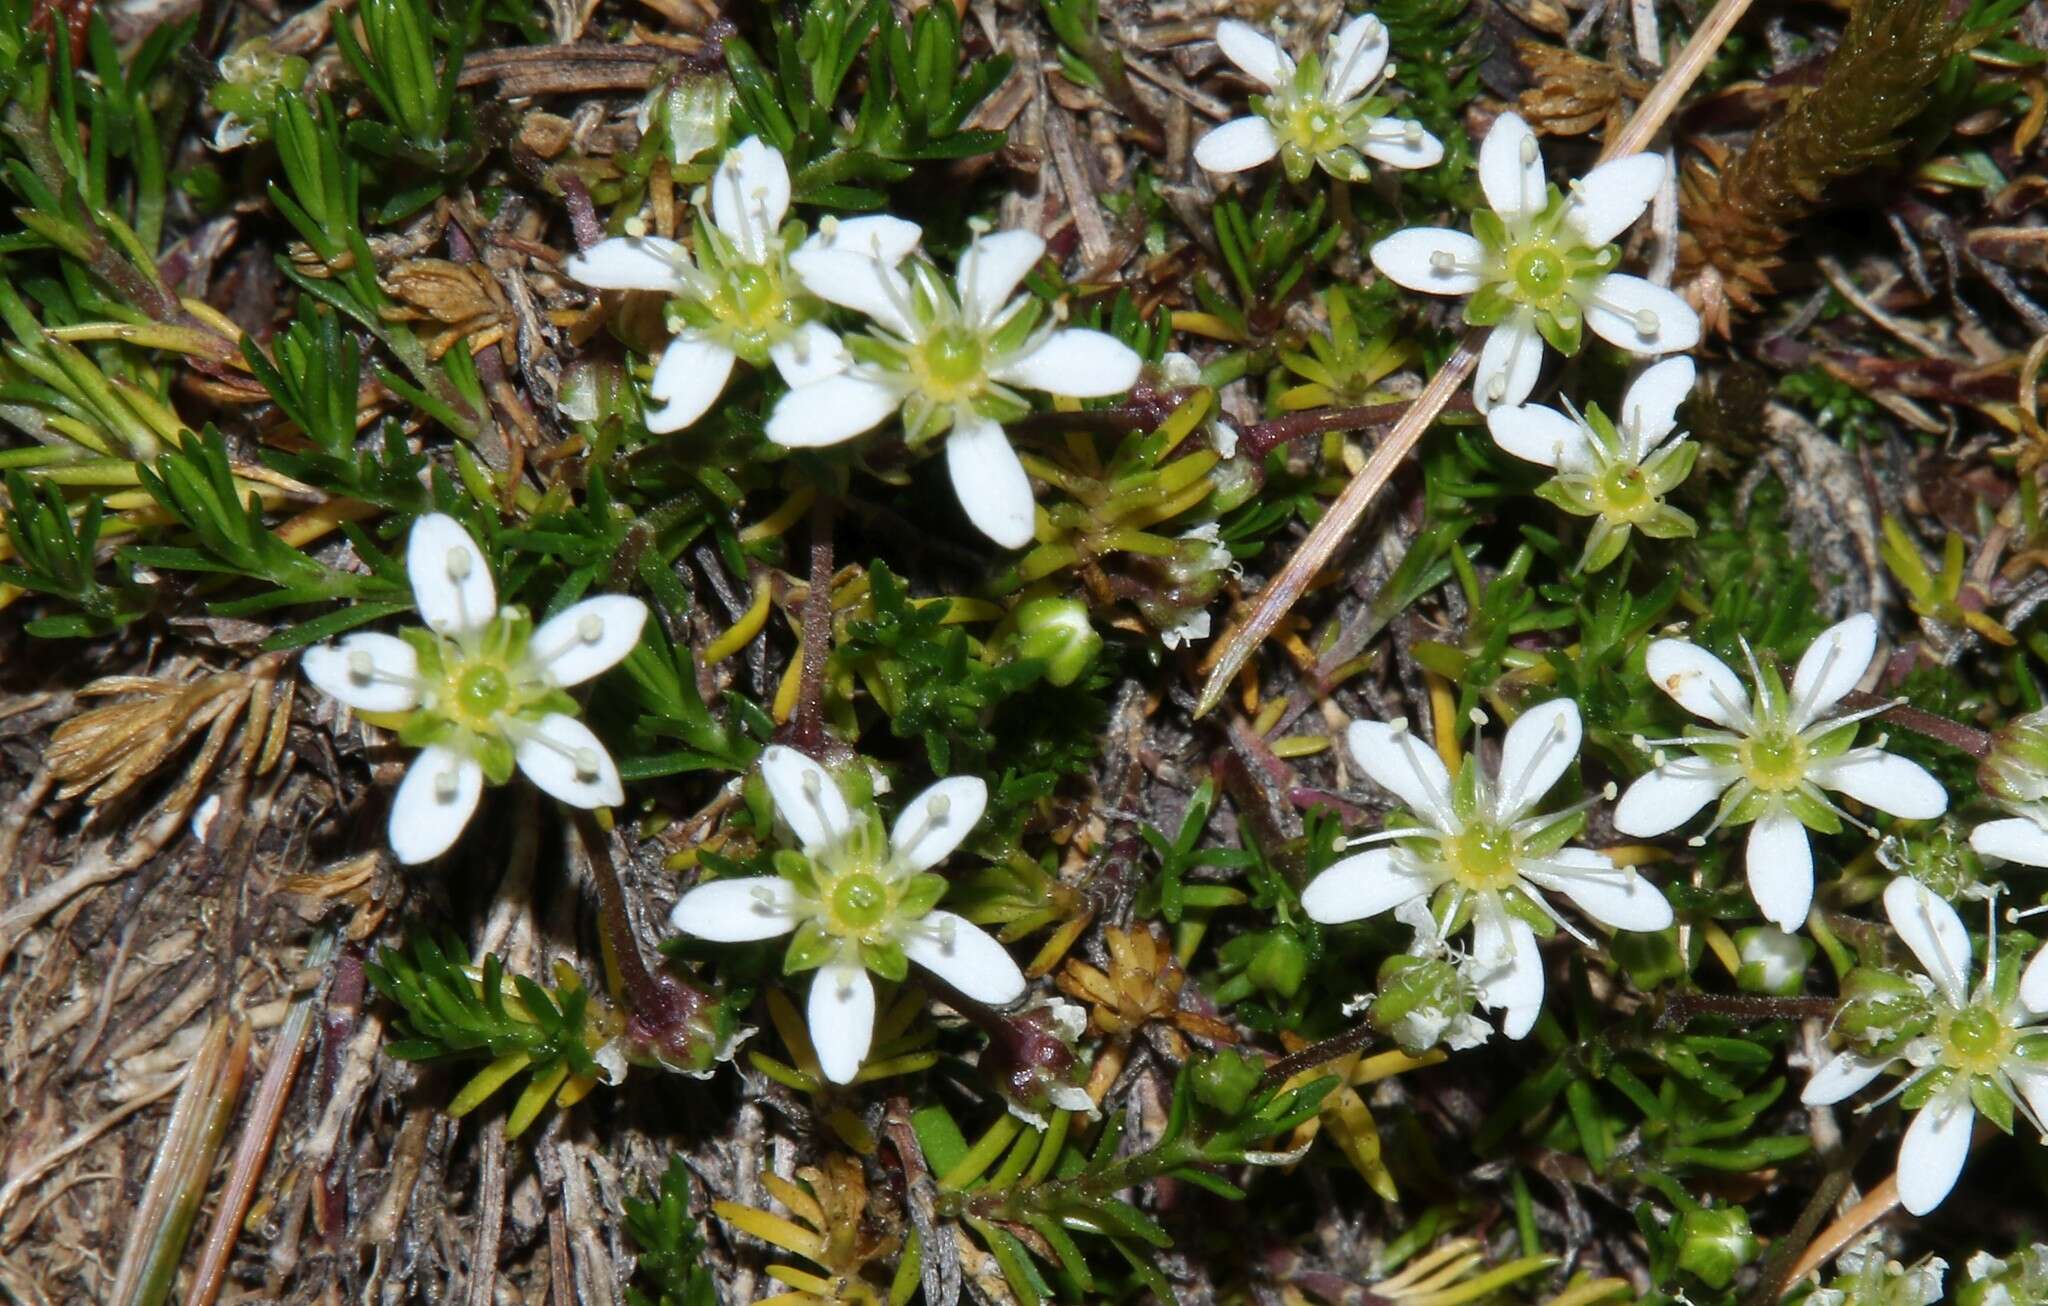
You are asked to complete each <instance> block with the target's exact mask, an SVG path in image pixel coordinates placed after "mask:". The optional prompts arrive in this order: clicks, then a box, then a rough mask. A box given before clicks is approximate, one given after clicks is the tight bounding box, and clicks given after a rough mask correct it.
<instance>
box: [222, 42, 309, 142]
mask: <svg viewBox="0 0 2048 1306" xmlns="http://www.w3.org/2000/svg"><path fill="white" fill-rule="evenodd" d="M219 68H220V80H219V81H217V82H215V83H214V84H213V89H211V90H210V91H208V92H207V95H206V98H207V102H208V103H209V104H211V105H212V106H213V107H214V108H215V109H217V110H219V111H220V112H221V113H222V114H223V115H224V117H223V118H222V120H221V123H220V128H219V130H217V131H216V132H215V133H214V139H213V147H214V148H215V149H217V150H231V149H233V148H235V147H236V146H238V145H242V144H245V143H247V142H249V141H260V140H267V139H269V136H270V115H271V114H272V113H274V112H276V111H277V106H278V102H279V100H280V99H281V98H282V97H284V96H287V95H296V94H298V92H299V88H300V87H302V86H304V85H305V82H306V73H307V71H308V68H309V65H308V64H307V63H306V61H305V60H304V59H301V58H299V57H298V56H297V55H281V54H278V53H277V52H276V51H275V50H273V49H272V48H271V46H270V40H269V38H267V37H262V36H258V37H253V38H251V39H250V40H247V41H244V42H242V43H241V44H240V45H238V46H236V47H235V48H234V49H233V50H230V51H229V52H228V53H226V54H224V55H222V56H221V59H220V64H219Z"/></svg>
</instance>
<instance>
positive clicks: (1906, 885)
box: [1884, 875, 1970, 1007]
mask: <svg viewBox="0 0 2048 1306" xmlns="http://www.w3.org/2000/svg"><path fill="white" fill-rule="evenodd" d="M1884 914H1885V915H1886V916H1888V917H1890V918H1891V922H1892V928H1893V929H1894V930H1897V931H1898V934H1899V939H1900V940H1901V941H1902V942H1903V943H1904V944H1905V945H1906V946H1907V947H1908V948H1910V949H1912V952H1913V957H1914V959H1915V960H1916V961H1918V962H1919V963H1920V969H1921V970H1923V971H1926V972H1927V978H1929V979H1931V980H1933V981H1934V983H1935V987H1937V988H1939V989H1940V990H1941V992H1942V996H1944V997H1946V998H1947V999H1948V1001H1949V1004H1950V1005H1951V1006H1957V1007H1960V1006H1962V1005H1963V1004H1964V1003H1965V1002H1966V1001H1968V1000H1969V995H1970V977H1969V968H1970V932H1969V931H1968V930H1966V929H1964V928H1963V919H1962V917H1960V916H1958V915H1956V909H1955V908H1953V907H1951V906H1949V905H1948V904H1947V903H1946V902H1944V901H1942V899H1941V897H1940V895H1938V894H1936V893H1935V892H1934V890H1932V889H1930V888H1928V887H1927V886H1926V885H1924V884H1922V883H1920V881H1918V880H1915V879H1913V878H1912V877H1910V876H1905V875H1901V876H1898V877H1896V878H1894V879H1893V880H1892V882H1891V883H1890V884H1887V885H1886V886H1885V887H1884Z"/></svg>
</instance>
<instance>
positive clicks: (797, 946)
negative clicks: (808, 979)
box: [782, 917, 839, 975]
mask: <svg viewBox="0 0 2048 1306" xmlns="http://www.w3.org/2000/svg"><path fill="white" fill-rule="evenodd" d="M838 952H839V940H838V939H837V938H835V937H834V936H833V934H832V932H831V931H830V930H827V929H826V928H825V925H824V922H822V921H820V920H818V919H816V918H815V917H813V918H812V919H810V920H807V921H805V922H804V923H803V924H802V925H799V926H797V927H796V933H795V934H794V935H792V936H790V940H789V948H788V949H787V950H786V951H785V952H784V953H783V954H782V973H783V974H785V975H795V974H798V973H800V972H802V971H807V970H816V969H817V968H818V967H820V966H822V965H824V964H825V963H826V962H828V961H830V960H832V958H833V957H834V956H836V955H837V954H838Z"/></svg>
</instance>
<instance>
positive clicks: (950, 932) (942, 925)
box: [939, 916, 959, 952]
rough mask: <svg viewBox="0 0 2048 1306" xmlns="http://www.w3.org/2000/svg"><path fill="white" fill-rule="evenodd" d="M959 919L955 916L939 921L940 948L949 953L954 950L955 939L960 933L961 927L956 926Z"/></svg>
mask: <svg viewBox="0 0 2048 1306" xmlns="http://www.w3.org/2000/svg"><path fill="white" fill-rule="evenodd" d="M958 919H959V918H958V917H955V916H946V917H943V918H941V919H940V921H939V946H940V947H941V948H944V949H945V950H946V951H947V952H951V951H952V950H953V937H954V935H956V934H958V933H959V927H958V926H956V925H955V924H954V921H956V920H958Z"/></svg>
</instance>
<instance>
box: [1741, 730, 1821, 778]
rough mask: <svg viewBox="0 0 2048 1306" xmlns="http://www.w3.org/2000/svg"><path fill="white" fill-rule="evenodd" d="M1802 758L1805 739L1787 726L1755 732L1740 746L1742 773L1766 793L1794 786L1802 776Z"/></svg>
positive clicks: (1804, 762)
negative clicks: (1756, 734)
mask: <svg viewBox="0 0 2048 1306" xmlns="http://www.w3.org/2000/svg"><path fill="white" fill-rule="evenodd" d="M1806 760H1807V749H1806V742H1805V741H1804V740H1802V739H1801V738H1800V737H1799V736H1798V735H1796V734H1793V733H1792V732H1791V731H1789V730H1778V731H1770V732H1767V733H1765V734H1761V735H1758V736H1757V737H1756V738H1754V739H1751V740H1749V741H1748V742H1746V743H1745V744H1743V746H1742V770H1743V774H1744V775H1746V776H1747V777H1748V779H1749V782H1750V783H1751V784H1753V785H1755V786H1756V787H1757V788H1759V789H1762V790H1765V791H1766V792H1769V793H1782V792H1784V791H1785V790H1788V789H1796V788H1798V786H1799V784H1800V782H1801V781H1803V780H1804V779H1805V778H1806Z"/></svg>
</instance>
